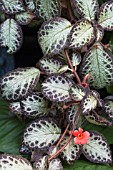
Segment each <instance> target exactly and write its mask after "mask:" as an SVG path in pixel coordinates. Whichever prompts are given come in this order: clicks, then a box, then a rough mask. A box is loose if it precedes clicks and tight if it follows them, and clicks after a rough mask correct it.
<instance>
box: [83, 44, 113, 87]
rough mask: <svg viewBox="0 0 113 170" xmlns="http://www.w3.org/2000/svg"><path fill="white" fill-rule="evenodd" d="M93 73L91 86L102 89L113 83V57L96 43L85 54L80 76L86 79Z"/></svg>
mask: <svg viewBox="0 0 113 170" xmlns="http://www.w3.org/2000/svg"><path fill="white" fill-rule="evenodd" d="M88 73H91V76H92V78H91V79H90V81H89V83H90V85H91V86H93V87H95V88H97V89H100V88H103V87H105V86H107V85H110V84H111V83H112V82H113V56H112V54H111V52H110V51H109V50H107V49H104V48H103V46H102V45H101V44H100V43H99V42H98V43H95V44H94V45H93V46H92V47H91V48H90V49H89V51H88V52H87V53H86V54H85V56H84V58H83V61H82V64H81V68H80V74H82V76H83V77H84V76H85V75H87V74H88Z"/></svg>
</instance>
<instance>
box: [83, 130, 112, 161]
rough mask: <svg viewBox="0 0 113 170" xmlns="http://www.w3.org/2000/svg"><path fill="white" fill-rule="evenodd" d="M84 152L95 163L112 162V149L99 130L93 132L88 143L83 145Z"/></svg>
mask: <svg viewBox="0 0 113 170" xmlns="http://www.w3.org/2000/svg"><path fill="white" fill-rule="evenodd" d="M83 154H84V155H85V157H86V158H87V159H88V160H90V161H91V162H94V163H111V162H112V158H111V151H110V148H109V145H108V144H107V142H106V139H104V137H102V136H101V135H100V134H99V133H97V132H91V133H90V138H89V140H88V143H87V144H85V145H83Z"/></svg>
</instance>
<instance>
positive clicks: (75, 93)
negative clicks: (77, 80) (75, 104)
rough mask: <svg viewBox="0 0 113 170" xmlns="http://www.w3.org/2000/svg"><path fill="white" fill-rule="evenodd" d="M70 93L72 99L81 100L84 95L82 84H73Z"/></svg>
mask: <svg viewBox="0 0 113 170" xmlns="http://www.w3.org/2000/svg"><path fill="white" fill-rule="evenodd" d="M70 95H71V98H72V99H73V100H76V101H81V100H82V99H83V97H84V96H85V95H86V92H85V90H84V88H83V87H82V86H80V85H74V86H72V87H71V90H70Z"/></svg>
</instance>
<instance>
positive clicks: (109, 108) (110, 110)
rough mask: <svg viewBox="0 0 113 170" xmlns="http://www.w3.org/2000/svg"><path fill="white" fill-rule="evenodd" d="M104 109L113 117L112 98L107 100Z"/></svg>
mask: <svg viewBox="0 0 113 170" xmlns="http://www.w3.org/2000/svg"><path fill="white" fill-rule="evenodd" d="M104 109H105V112H106V114H107V115H108V116H109V117H110V118H111V119H113V101H112V100H106V101H105V105H104Z"/></svg>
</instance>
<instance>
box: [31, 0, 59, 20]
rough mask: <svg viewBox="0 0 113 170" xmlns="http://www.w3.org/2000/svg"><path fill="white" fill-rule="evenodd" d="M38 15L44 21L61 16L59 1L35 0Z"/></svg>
mask: <svg viewBox="0 0 113 170" xmlns="http://www.w3.org/2000/svg"><path fill="white" fill-rule="evenodd" d="M34 2H35V6H36V13H37V15H38V17H41V18H42V19H43V20H49V19H52V18H54V17H58V16H60V14H61V6H60V3H59V0H52V1H51V0H41V1H40V0H35V1H34Z"/></svg>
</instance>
